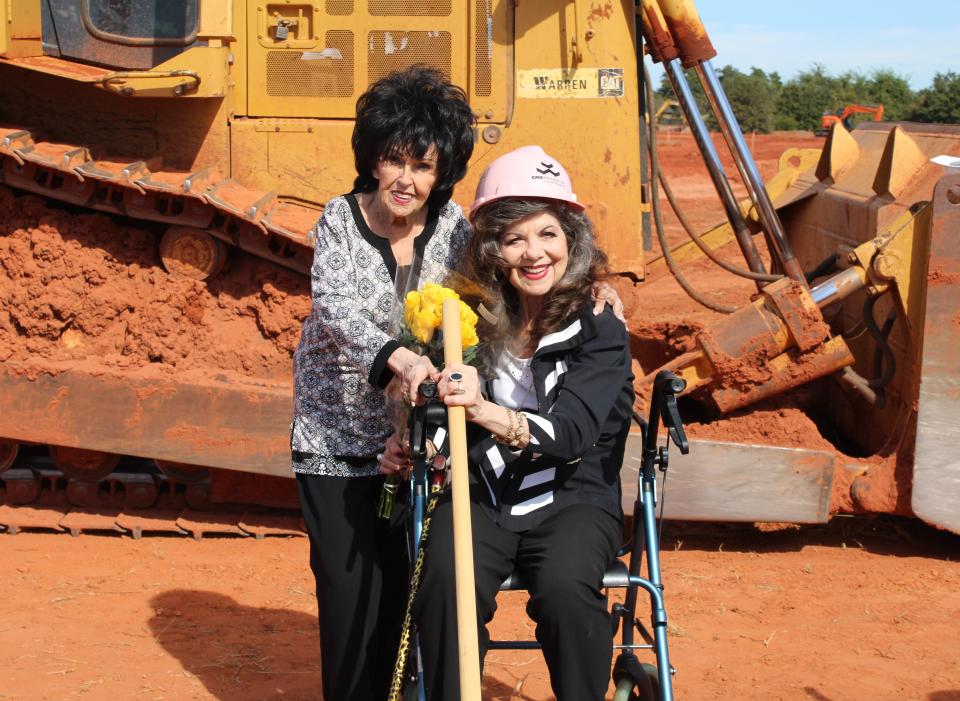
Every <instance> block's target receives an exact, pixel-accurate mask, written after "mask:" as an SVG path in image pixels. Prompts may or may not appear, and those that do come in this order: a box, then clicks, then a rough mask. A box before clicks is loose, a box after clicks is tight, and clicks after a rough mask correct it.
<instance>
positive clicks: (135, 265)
mask: <svg viewBox="0 0 960 701" xmlns="http://www.w3.org/2000/svg"><path fill="white" fill-rule="evenodd" d="M747 140H748V143H749V144H751V145H752V147H753V148H754V151H755V153H756V155H757V160H758V165H759V167H760V170H761V172H762V173H763V174H764V175H765V176H769V175H770V174H771V173H772V172H773V171H774V170H775V169H776V160H777V158H778V157H779V154H780V152H781V151H782V150H783V149H784V148H786V147H788V146H805V147H811V146H818V145H819V144H820V140H819V139H815V138H813V137H811V136H809V135H805V134H777V135H771V136H759V135H758V136H756V137H752V136H751V135H747ZM751 142H752V143H751ZM721 152H722V149H721ZM661 156H662V159H663V164H664V168H665V169H666V170H667V172H668V173H669V175H670V176H671V182H672V183H673V185H674V188H675V190H676V191H677V194H678V195H679V197H680V200H681V204H684V205H685V206H686V209H687V211H688V213H689V214H690V216H691V218H692V220H693V223H694V225H695V226H697V227H698V228H701V229H702V228H705V227H706V226H707V225H710V224H713V223H715V222H717V221H718V220H719V219H720V218H721V216H722V211H721V209H720V207H719V205H718V204H716V202H715V198H714V197H713V196H712V194H711V189H710V186H709V182H708V180H707V178H706V174H705V171H704V170H703V168H702V166H700V165H699V161H698V159H697V157H696V156H695V155H694V152H693V148H692V143H691V141H690V139H689V136H688V135H683V134H671V135H670V136H669V138H665V139H664V140H663V144H662V149H661ZM727 168H728V173H733V169H732V167H731V166H730V165H729V164H728V166H727ZM0 222H3V224H4V228H3V231H4V235H3V236H0V294H2V295H3V298H4V299H5V300H7V301H6V302H5V303H4V305H3V308H2V309H0V362H2V361H6V360H8V359H13V360H21V359H24V358H25V357H27V356H28V355H29V356H36V355H39V356H43V357H46V358H52V359H56V360H66V361H72V362H76V363H89V362H94V361H93V360H92V358H94V357H99V360H97V361H96V362H100V363H104V364H106V365H112V366H118V367H128V368H131V369H134V368H141V367H145V366H148V365H149V366H152V367H161V368H166V369H167V371H169V372H177V373H191V372H203V371H204V370H205V369H206V368H209V367H210V365H211V364H214V365H216V366H217V367H219V368H221V369H222V370H223V371H225V372H233V373H237V374H241V375H255V376H262V377H269V378H282V377H288V376H289V362H290V360H289V358H290V353H291V351H292V348H293V347H294V345H295V343H296V340H297V329H298V328H299V322H300V321H301V320H302V318H303V317H304V315H305V314H306V313H307V310H308V300H307V294H308V290H307V285H306V282H305V281H304V280H303V279H301V278H300V277H298V276H296V275H294V274H292V273H287V272H286V271H283V270H279V269H277V268H276V267H274V266H272V265H269V264H265V263H257V262H254V261H250V260H244V261H242V262H237V260H236V259H234V260H232V262H231V263H230V265H229V266H228V269H227V271H226V273H225V275H224V276H223V277H222V278H219V279H218V280H217V281H215V282H214V283H212V284H210V285H203V284H199V283H193V282H183V281H176V282H172V281H171V280H170V279H169V277H168V276H166V274H165V273H164V272H163V271H162V269H161V268H160V267H159V264H158V260H157V256H156V253H155V250H156V248H155V246H156V241H155V239H156V236H155V234H154V233H152V232H149V231H143V230H140V229H135V228H129V227H124V226H122V225H120V224H118V223H116V222H115V221H114V220H111V219H110V218H107V217H104V216H100V215H79V216H78V215H75V214H68V213H67V212H66V211H64V210H46V209H45V208H44V207H43V206H42V205H41V203H40V202H39V201H38V200H36V199H34V198H31V197H23V198H18V199H17V200H16V201H14V200H13V199H12V198H11V197H10V195H9V193H8V192H7V191H5V190H3V189H2V188H0ZM667 225H668V228H669V232H670V240H671V242H675V241H678V240H679V236H680V233H679V227H678V225H677V224H676V222H675V221H673V220H671V219H670V218H669V217H668V221H667ZM731 249H732V250H731ZM723 253H724V255H727V256H729V257H730V258H731V260H734V259H736V258H737V253H736V250H735V247H728V248H727V250H725V251H724V252H723ZM690 270H691V271H692V278H693V279H694V280H695V281H696V284H697V286H698V287H699V288H700V289H703V290H707V291H708V294H712V295H713V296H714V297H715V298H716V299H718V300H722V301H725V302H727V303H731V302H732V303H737V304H739V303H741V302H743V301H746V300H747V299H748V298H749V295H750V293H751V292H752V290H753V287H752V285H751V284H750V283H742V282H736V281H735V280H733V279H732V278H731V277H730V276H728V275H726V274H724V273H718V272H717V271H716V270H715V269H713V268H712V267H710V266H708V265H707V264H703V263H696V264H693V265H691V266H690ZM118 273H121V274H122V275H121V278H120V280H122V281H121V282H117V274H118ZM106 280H113V281H114V282H111V283H110V284H109V285H107V284H105V281H106ZM250 280H253V281H254V283H255V284H253V285H251V284H250V282H249V281H250ZM621 293H622V294H623V296H624V298H625V301H627V304H628V308H632V309H636V310H638V311H637V312H636V313H635V315H634V316H633V317H632V318H631V329H632V330H633V331H635V332H637V333H638V334H639V335H638V337H637V338H636V339H635V340H636V342H637V347H636V348H635V352H637V355H638V358H639V359H640V360H641V362H643V363H644V366H646V365H647V363H648V362H649V363H652V364H653V365H655V364H656V363H657V362H658V356H657V354H658V353H664V352H665V351H664V350H663V349H662V348H660V349H658V348H656V347H654V346H653V345H650V344H648V343H646V342H645V340H644V339H645V338H651V337H654V336H656V337H663V336H669V337H670V342H669V343H670V346H672V347H671V348H670V353H669V354H670V355H675V354H677V353H678V352H680V351H682V350H685V349H686V347H685V344H688V343H689V341H690V338H691V334H692V332H694V331H696V330H698V329H699V328H701V327H702V326H703V325H704V324H707V323H709V322H710V321H711V320H712V319H713V318H715V314H714V313H712V312H709V311H704V310H703V309H702V308H700V307H698V306H697V305H695V304H694V303H692V302H689V301H688V300H687V299H686V298H685V296H684V295H683V294H682V293H681V292H680V291H679V289H678V288H677V286H676V284H675V283H674V282H673V281H672V280H669V279H663V280H661V281H658V283H657V285H646V286H643V287H638V288H636V289H631V288H622V289H621ZM634 295H636V297H634ZM133 300H136V302H134V301H133ZM171 309H172V310H174V313H173V314H170V310H171ZM665 310H667V311H669V312H670V314H664V313H663V312H664V311H665ZM664 318H669V319H674V320H675V321H669V322H667V321H655V320H657V319H664ZM201 322H203V323H201ZM25 338H26V339H27V340H26V342H25V343H24V342H23V341H24V339H25ZM647 369H649V368H647ZM799 399H802V397H799V398H797V397H794V398H793V399H792V400H791V402H793V403H791V402H783V403H780V404H775V405H770V406H764V407H761V408H759V409H757V410H756V411H754V412H751V413H749V414H741V415H735V416H733V417H731V418H728V419H725V420H724V421H723V422H717V423H713V424H693V425H691V427H690V429H691V430H690V432H691V434H692V435H699V436H703V437H710V436H711V435H713V436H725V437H730V436H739V437H741V438H745V439H746V438H753V439H760V440H761V441H769V442H773V443H776V444H778V445H784V446H804V447H821V448H825V447H829V444H828V443H827V442H826V441H825V439H823V438H822V437H821V436H820V434H819V432H818V431H817V429H816V426H815V425H814V424H813V422H812V420H811V419H809V417H808V416H807V415H806V414H805V413H804V412H803V411H802V410H801V409H800V408H798V406H795V403H796V401H798V400H799ZM668 496H669V492H668ZM665 539H666V540H665V543H664V555H663V564H664V580H665V583H666V602H667V608H668V613H669V614H670V636H671V637H670V644H671V652H672V655H673V662H674V665H675V666H676V667H677V669H678V674H677V677H676V690H677V697H678V698H680V699H720V698H724V699H726V698H738V699H813V700H815V701H827V700H829V701H842V700H847V699H856V700H860V699H863V700H868V699H870V700H873V699H901V698H908V699H923V700H924V701H951V700H952V701H958V700H960V669H958V666H957V664H956V649H957V646H958V644H960V564H958V559H960V538H958V537H957V536H953V535H948V534H944V533H942V532H938V531H935V530H933V529H931V528H928V527H926V526H924V525H922V524H920V523H918V522H917V521H913V520H903V519H895V518H880V519H868V518H865V517H852V518H850V517H835V518H834V520H833V521H832V522H831V523H830V524H829V525H828V526H822V527H804V528H796V527H793V526H789V525H781V526H775V525H769V524H767V525H764V526H762V527H752V526H726V525H716V524H714V525H696V524H672V523H671V524H667V525H666V526H665ZM0 562H2V563H3V565H4V567H3V572H4V575H5V577H4V579H3V582H4V584H5V585H6V586H5V587H4V601H5V605H4V607H3V613H4V615H3V617H2V620H0V647H2V649H4V650H5V651H7V655H6V664H5V665H4V669H3V671H2V672H0V701H8V700H13V699H17V700H21V699H23V700H28V701H33V700H35V699H50V700H54V699H56V700H60V699H90V700H99V699H107V700H109V701H115V700H116V699H155V700H157V701H159V700H161V699H178V700H179V699H198V700H204V701H206V700H209V699H220V700H222V701H226V700H230V701H259V700H260V699H319V698H320V694H319V671H318V670H319V660H318V650H317V637H316V630H315V620H316V619H315V616H316V602H315V600H314V598H313V595H312V586H313V582H312V579H311V577H310V574H309V568H308V564H307V544H306V541H305V539H302V538H291V539H285V538H272V539H267V540H265V541H261V542H255V541H253V540H242V539H227V538H222V539H220V538H218V539H207V540H204V541H200V542H196V541H192V540H188V539H181V538H173V537H151V538H145V539H143V540H141V541H133V540H130V539H129V538H126V537H121V536H114V535H111V536H90V535H84V536H82V537H80V538H78V539H72V538H70V537H69V536H65V535H52V534H43V533H21V534H19V535H17V536H9V535H4V536H0ZM523 604H524V601H523V595H522V594H519V593H514V594H510V595H504V596H503V598H502V599H501V604H500V611H499V614H498V617H497V620H496V621H495V625H494V633H495V635H496V636H500V637H503V636H514V635H521V636H524V637H525V636H527V635H529V634H530V626H529V622H528V621H527V619H526V617H525V615H524V612H523ZM484 688H485V692H484V697H485V698H488V699H497V700H503V701H506V700H507V699H515V700H518V701H519V700H520V699H525V700H529V701H532V700H535V699H536V700H540V699H549V698H551V694H550V691H549V684H548V680H547V676H546V670H545V667H544V665H543V662H542V660H541V658H540V656H539V653H534V652H510V653H507V652H496V653H491V654H490V656H489V657H488V661H487V667H486V675H485V681H484ZM331 701H332V700H331Z"/></svg>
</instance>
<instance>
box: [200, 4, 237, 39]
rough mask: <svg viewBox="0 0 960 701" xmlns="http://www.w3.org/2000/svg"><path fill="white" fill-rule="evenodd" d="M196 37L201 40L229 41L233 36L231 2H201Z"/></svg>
mask: <svg viewBox="0 0 960 701" xmlns="http://www.w3.org/2000/svg"><path fill="white" fill-rule="evenodd" d="M197 36H198V37H202V38H220V39H229V38H232V37H233V36H234V34H233V1H232V0H202V1H201V2H200V27H199V29H198V30H197Z"/></svg>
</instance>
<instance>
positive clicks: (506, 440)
mask: <svg viewBox="0 0 960 701" xmlns="http://www.w3.org/2000/svg"><path fill="white" fill-rule="evenodd" d="M504 409H505V410H506V412H507V432H506V433H505V434H504V435H503V437H500V436H498V435H497V434H496V433H491V434H490V435H491V436H493V440H495V441H496V442H497V443H501V444H503V445H510V436H511V435H512V434H513V414H512V412H511V411H510V410H509V409H506V407H504Z"/></svg>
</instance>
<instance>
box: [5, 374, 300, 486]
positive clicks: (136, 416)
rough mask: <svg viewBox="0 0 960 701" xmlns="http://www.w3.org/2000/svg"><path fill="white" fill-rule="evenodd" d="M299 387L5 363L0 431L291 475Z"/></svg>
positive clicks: (91, 447) (14, 435)
mask: <svg viewBox="0 0 960 701" xmlns="http://www.w3.org/2000/svg"><path fill="white" fill-rule="evenodd" d="M291 407H292V388H291V386H290V385H289V384H284V383H272V384H271V383H266V382H261V381H250V382H249V383H244V382H240V381H237V380H235V379H232V380H229V381H228V380H226V379H219V378H216V377H212V378H211V377H207V376H204V377H202V378H198V379H193V380H186V379H175V376H171V375H166V374H163V373H159V372H155V371H154V372H146V371H144V370H142V369H141V370H140V371H137V372H134V373H131V372H130V370H129V369H127V370H117V371H113V372H111V371H103V370H97V371H95V372H90V371H84V370H80V369H78V368H76V367H73V368H69V369H67V368H63V367H59V366H57V365H55V364H51V365H39V364H30V365H27V364H21V363H11V362H7V363H4V364H3V365H0V435H2V436H5V437H9V438H13V439H19V440H29V441H32V442H36V443H48V444H50V445H61V446H70V447H83V448H86V449H88V450H102V451H104V452H110V453H120V454H123V455H134V456H140V457H150V458H159V459H162V460H168V461H172V462H181V463H187V464H191V465H208V466H212V467H223V468H227V469H233V470H241V471H246V472H256V473H260V474H263V473H266V474H272V475H278V476H282V477H292V474H291V472H290V446H289V435H290V415H291Z"/></svg>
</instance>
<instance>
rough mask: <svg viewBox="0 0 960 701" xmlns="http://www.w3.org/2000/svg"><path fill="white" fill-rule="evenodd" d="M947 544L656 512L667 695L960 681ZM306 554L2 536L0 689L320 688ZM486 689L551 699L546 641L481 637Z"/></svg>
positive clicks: (518, 632)
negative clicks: (517, 648)
mask: <svg viewBox="0 0 960 701" xmlns="http://www.w3.org/2000/svg"><path fill="white" fill-rule="evenodd" d="M958 553H960V538H958V537H957V536H951V535H947V534H944V533H941V532H937V531H934V530H933V529H930V528H927V527H925V526H922V525H921V524H919V523H917V522H916V521H905V520H895V519H889V520H887V519H884V520H879V521H870V520H866V519H862V518H853V519H850V518H846V519H845V518H836V519H834V521H833V522H832V523H831V524H830V525H829V526H825V527H805V528H795V527H790V526H770V525H768V526H765V527H764V528H763V529H762V530H761V529H758V528H753V527H751V526H723V525H693V524H691V525H686V526H684V525H679V524H670V523H668V524H666V526H665V542H664V548H663V569H664V581H665V585H666V605H667V612H668V616H669V643H670V650H671V655H672V660H673V664H674V666H675V667H676V668H677V676H676V677H675V688H676V696H677V698H678V699H688V700H700V699H731V698H733V699H756V700H757V701H761V700H762V701H769V700H771V699H791V700H793V699H796V700H808V699H809V700H813V701H824V700H826V699H829V700H830V701H881V700H884V699H918V700H922V701H951V700H952V701H956V700H957V699H960V667H958V666H957V664H956V643H957V641H958V640H960V563H958V561H957V557H958ZM307 557H308V553H307V543H306V539H304V538H295V539H283V538H275V539H266V540H264V541H260V542H256V541H253V540H250V539H247V540H240V539H207V540H203V541H200V542H197V541H193V540H189V539H186V538H164V537H153V538H146V539H144V540H142V541H139V542H136V541H132V540H130V539H129V538H125V537H119V536H88V535H84V536H81V537H80V538H77V539H73V538H70V537H69V536H66V535H47V534H29V533H21V534H19V535H16V536H0V561H2V562H3V563H4V584H5V587H4V607H3V610H4V615H3V620H2V622H0V646H2V648H3V649H4V650H5V651H6V655H5V663H4V666H3V671H2V672H0V699H10V700H13V699H16V700H18V701H19V700H23V701H40V700H46V699H49V700H50V701H66V700H71V701H73V700H81V699H82V700H84V701H101V700H102V701H117V700H118V699H150V700H154V699H155V700H158V701H159V700H162V699H167V700H177V701H180V700H183V699H193V700H196V701H214V700H219V701H264V700H266V699H290V700H291V701H294V700H297V701H301V700H302V701H306V700H307V699H312V700H318V699H320V693H319V686H320V678H319V659H318V656H319V655H318V642H317V635H316V628H315V626H316V618H315V616H316V600H315V599H314V597H313V580H312V578H311V576H310V574H309V568H308V566H307ZM499 603H500V608H499V611H498V613H497V617H496V619H495V621H494V626H493V633H494V636H495V637H498V638H501V639H504V638H516V637H522V638H528V637H529V636H530V635H532V627H531V625H530V623H529V621H528V620H527V618H526V616H525V614H524V610H523V607H524V603H525V599H524V595H523V594H522V593H518V592H514V593H511V594H509V595H502V596H501V598H500V602H499ZM643 617H644V618H646V609H644V614H643ZM640 654H641V655H643V656H642V657H641V659H643V660H647V659H650V657H649V656H647V653H640ZM610 693H611V694H612V690H611V692H610ZM484 698H485V699H490V700H494V699H496V700H502V701H507V700H508V699H509V700H512V701H520V700H526V701H532V700H534V699H536V700H538V701H539V700H546V699H550V698H552V694H551V693H550V688H549V682H548V677H547V673H546V668H545V665H544V664H543V661H542V658H541V657H540V654H539V653H538V652H530V651H526V652H522V651H521V652H504V651H500V652H492V653H490V655H489V657H488V659H487V665H486V669H485V675H484ZM607 698H608V699H609V698H611V696H610V694H608V696H607ZM330 701H333V700H330Z"/></svg>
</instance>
